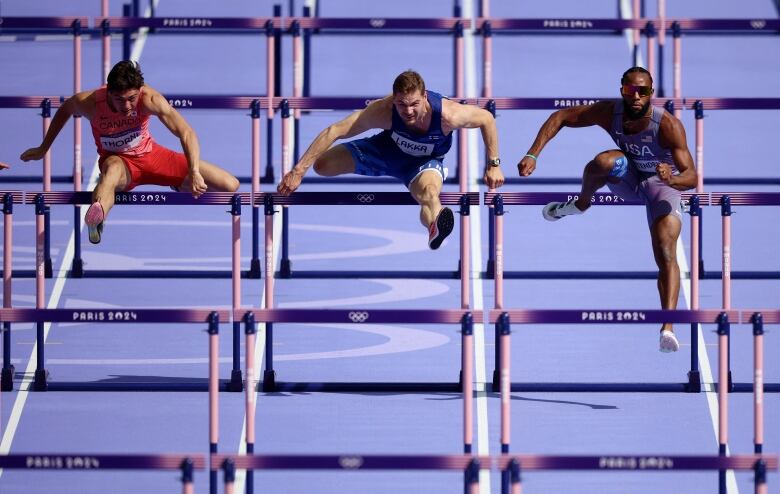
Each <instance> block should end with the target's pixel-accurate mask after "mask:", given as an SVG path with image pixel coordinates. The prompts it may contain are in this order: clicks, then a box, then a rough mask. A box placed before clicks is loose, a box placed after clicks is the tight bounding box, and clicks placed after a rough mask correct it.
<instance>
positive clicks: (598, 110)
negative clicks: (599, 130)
mask: <svg viewBox="0 0 780 494" xmlns="http://www.w3.org/2000/svg"><path fill="white" fill-rule="evenodd" d="M611 108H612V103H611V102H609V101H599V102H597V103H593V104H590V105H580V106H573V107H571V108H564V109H562V110H558V111H556V112H555V113H553V114H552V115H550V116H549V117H548V118H547V121H545V122H544V124H542V127H541V128H540V129H539V133H538V134H537V135H536V139H535V140H534V143H533V144H532V145H531V147H530V148H529V149H528V153H527V154H526V155H525V156H523V157H522V158H521V159H520V162H519V163H518V164H517V171H518V172H519V173H520V176H523V177H527V176H528V175H530V174H532V173H533V172H534V170H535V169H536V160H537V158H539V154H541V152H542V149H544V147H545V146H546V145H547V143H548V142H550V141H551V140H552V138H553V137H555V136H556V135H557V134H558V131H560V130H561V129H562V128H564V127H574V128H576V127H590V126H593V125H600V126H602V127H604V128H608V126H609V115H610V111H611ZM529 155H531V156H529Z"/></svg>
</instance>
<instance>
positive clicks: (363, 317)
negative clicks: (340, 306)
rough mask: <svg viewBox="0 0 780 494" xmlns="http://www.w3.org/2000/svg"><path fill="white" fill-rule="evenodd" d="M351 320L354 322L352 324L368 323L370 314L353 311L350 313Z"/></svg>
mask: <svg viewBox="0 0 780 494" xmlns="http://www.w3.org/2000/svg"><path fill="white" fill-rule="evenodd" d="M349 320H350V321H352V322H366V321H367V320H368V312H367V311H361V312H355V311H351V312H350V313H349Z"/></svg>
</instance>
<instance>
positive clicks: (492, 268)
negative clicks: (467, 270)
mask: <svg viewBox="0 0 780 494" xmlns="http://www.w3.org/2000/svg"><path fill="white" fill-rule="evenodd" d="M483 276H484V279H486V280H494V279H495V278H496V261H495V260H494V259H488V262H487V264H486V265H485V274H484V275H483Z"/></svg>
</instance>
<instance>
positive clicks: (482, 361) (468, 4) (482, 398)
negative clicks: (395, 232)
mask: <svg viewBox="0 0 780 494" xmlns="http://www.w3.org/2000/svg"><path fill="white" fill-rule="evenodd" d="M463 17H466V18H470V19H472V20H473V21H476V17H475V12H474V4H473V2H472V0H464V2H463ZM463 38H464V39H463V46H464V50H465V58H466V60H465V64H464V65H465V67H466V70H465V72H466V97H468V98H475V97H476V96H477V69H476V65H477V61H476V55H475V50H476V49H475V40H474V35H473V33H472V32H471V30H469V29H467V30H465V32H464V33H463ZM467 135H468V137H467V138H468V149H469V153H468V157H467V159H466V161H467V163H468V164H469V166H468V177H469V180H468V184H469V192H479V182H478V180H479V177H481V174H480V172H479V164H480V162H481V160H480V158H479V153H478V149H479V142H478V140H477V134H476V133H475V132H468V133H467ZM481 209H482V208H476V212H475V213H473V214H472V215H471V216H469V218H470V221H471V239H470V243H471V279H472V282H471V296H472V306H473V308H474V310H482V309H483V307H484V306H485V301H484V293H483V292H482V279H481V278H480V273H481V271H482V242H481V239H480V235H481V231H482V228H481V221H480V213H481ZM485 352H486V349H485V325H484V324H483V323H482V321H475V324H474V359H475V362H474V364H475V365H474V370H475V373H476V376H475V378H476V385H475V393H476V397H475V401H476V407H477V413H476V417H477V431H476V432H477V434H476V443H477V444H476V453H477V454H478V455H489V454H490V434H489V428H488V403H487V382H488V380H487V370H486V357H485ZM490 484H491V475H490V471H489V470H481V471H480V472H479V489H480V491H481V492H490V491H491V489H490Z"/></svg>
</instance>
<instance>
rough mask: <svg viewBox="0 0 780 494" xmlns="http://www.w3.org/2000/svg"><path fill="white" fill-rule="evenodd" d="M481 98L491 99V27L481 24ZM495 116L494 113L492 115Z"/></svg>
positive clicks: (484, 23) (488, 24) (488, 23)
mask: <svg viewBox="0 0 780 494" xmlns="http://www.w3.org/2000/svg"><path fill="white" fill-rule="evenodd" d="M481 29H482V97H483V98H492V97H493V27H492V25H491V23H490V21H485V22H483V23H482V28H481ZM494 116H495V113H494Z"/></svg>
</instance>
